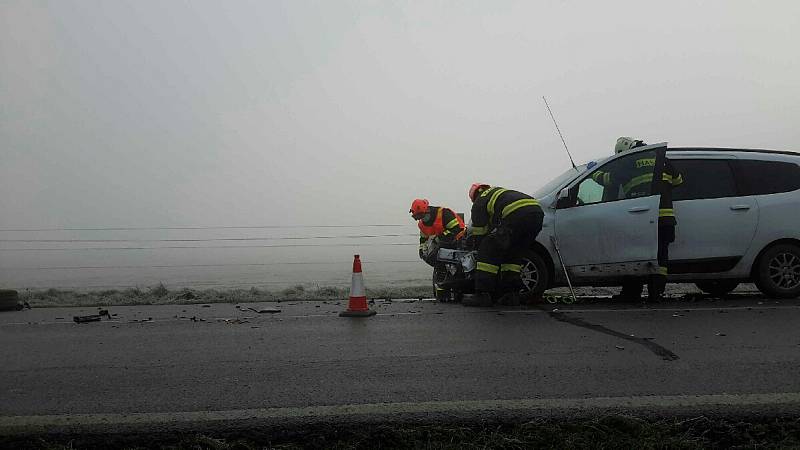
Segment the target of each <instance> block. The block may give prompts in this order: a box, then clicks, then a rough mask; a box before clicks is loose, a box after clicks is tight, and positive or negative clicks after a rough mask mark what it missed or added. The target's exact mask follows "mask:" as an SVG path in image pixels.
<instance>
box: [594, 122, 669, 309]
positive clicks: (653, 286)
mask: <svg viewBox="0 0 800 450" xmlns="http://www.w3.org/2000/svg"><path fill="white" fill-rule="evenodd" d="M644 145H647V144H645V143H644V142H643V141H641V140H637V139H631V138H629V137H620V138H619V139H617V143H616V146H615V147H614V152H615V153H616V154H620V153H623V152H626V151H628V150H631V149H634V148H637V147H642V146H644ZM654 166H655V158H640V159H637V160H634V161H633V164H632V166H631V167H630V168H629V170H627V171H625V173H619V174H613V173H610V172H603V171H599V170H598V171H596V172H595V173H593V174H592V179H593V180H594V181H595V182H597V183H598V184H601V185H603V186H606V187H618V186H621V187H622V192H623V194H624V195H625V198H636V197H641V196H645V195H650V187H651V186H653V170H654V169H653V167H654ZM656 179H657V180H659V182H658V183H656V184H655V188H656V191H655V193H657V194H659V195H660V199H659V206H658V244H657V245H658V253H657V259H658V269H657V272H656V274H654V275H652V276H651V277H650V280H649V282H648V286H647V294H648V297H649V298H650V299H651V300H657V299H660V298H661V297H662V296H663V294H664V289H665V288H666V285H667V275H668V272H669V270H668V265H669V264H668V263H669V244H670V243H672V242H674V241H675V226H676V225H677V221H676V219H675V211H674V209H673V208H672V188H674V187H675V186H679V185H680V184H681V183H683V176H682V175H681V174H678V173H676V171H675V169H674V168H673V166H672V163H671V162H670V161H669V159H667V158H665V160H664V166H663V168H662V170H661V173H660V176H658V177H657V178H656ZM607 192H608V193H610V194H611V195H612V196H616V195H617V189H606V191H605V192H604V197H605V196H606V195H605V194H606V193H607ZM604 200H609V199H607V198H604ZM611 200H614V199H611ZM643 284H644V283H643V282H642V281H640V280H637V279H629V280H625V281H623V284H622V291H621V292H620V293H619V295H616V296H615V298H622V299H638V298H640V297H641V294H642V286H643Z"/></svg>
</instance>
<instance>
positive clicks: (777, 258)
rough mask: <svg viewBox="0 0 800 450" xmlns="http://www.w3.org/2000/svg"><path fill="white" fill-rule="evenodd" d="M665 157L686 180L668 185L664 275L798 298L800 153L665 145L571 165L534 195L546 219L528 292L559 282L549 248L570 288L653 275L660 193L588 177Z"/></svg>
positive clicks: (527, 265) (527, 271) (715, 289)
mask: <svg viewBox="0 0 800 450" xmlns="http://www.w3.org/2000/svg"><path fill="white" fill-rule="evenodd" d="M665 155H666V157H668V158H669V160H670V161H671V162H672V164H673V166H674V167H675V168H676V169H677V171H678V172H680V173H681V174H682V175H683V179H684V182H683V184H682V185H680V186H678V187H676V188H674V190H673V201H674V208H675V215H676V217H677V220H678V226H677V228H676V239H675V242H674V243H672V244H671V245H670V251H669V256H670V275H669V281H670V282H681V283H695V284H696V285H697V286H698V287H699V288H700V289H701V290H703V291H705V292H708V293H711V294H715V295H723V294H725V293H727V292H730V291H731V290H733V289H734V288H736V286H737V285H738V284H739V283H742V282H754V283H756V285H757V286H758V288H759V289H760V290H761V291H762V292H763V293H765V294H767V295H770V296H774V297H781V298H788V297H797V296H799V295H800V191H798V189H800V154H798V153H792V152H783V151H770V150H747V149H728V148H667V144H666V143H661V144H654V145H649V146H646V147H639V148H636V149H634V150H631V151H629V152H625V153H622V154H619V155H614V156H611V157H608V158H605V159H602V160H598V161H593V162H590V163H588V164H584V165H582V166H579V167H577V168H576V169H570V170H568V171H566V172H565V173H563V174H562V175H561V176H559V177H557V178H555V179H554V180H553V181H551V182H550V183H547V184H546V185H545V186H544V187H542V188H541V189H539V190H538V191H537V192H535V193H534V196H535V197H536V198H538V199H539V200H540V202H541V204H542V208H543V209H544V212H545V218H544V224H543V228H542V231H541V233H540V234H539V236H538V238H537V240H536V243H535V244H534V248H532V249H531V250H530V251H529V252H528V254H527V255H526V257H525V261H524V264H523V270H522V277H523V282H524V284H525V286H526V290H527V291H528V292H530V293H533V294H541V293H542V292H544V290H546V289H548V288H550V287H557V286H564V285H566V277H565V275H564V269H563V266H562V265H561V263H560V261H559V257H558V254H557V253H556V250H555V245H558V248H559V250H560V253H561V257H562V258H563V265H564V266H566V268H567V270H568V273H569V275H570V279H571V281H572V283H573V284H575V285H584V286H615V285H620V284H621V283H622V280H623V279H625V278H627V277H647V276H648V275H650V274H652V273H654V271H655V270H656V269H657V267H658V264H657V260H656V253H657V225H656V222H657V219H658V202H659V196H658V195H657V194H656V193H655V190H654V189H651V191H650V192H651V195H645V196H639V197H636V198H627V197H626V196H625V193H624V189H623V188H622V187H621V186H620V187H613V188H612V187H604V186H602V185H600V184H598V183H596V182H595V181H594V180H593V179H592V174H593V173H594V172H595V171H597V170H602V171H606V172H608V171H611V172H613V171H614V170H615V167H625V166H626V165H627V166H629V165H630V164H631V161H630V160H628V159H629V158H636V159H641V158H642V157H643V156H645V157H646V158H656V159H657V161H658V160H663V158H664V156H665Z"/></svg>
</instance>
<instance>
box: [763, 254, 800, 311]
mask: <svg viewBox="0 0 800 450" xmlns="http://www.w3.org/2000/svg"><path fill="white" fill-rule="evenodd" d="M755 279H756V280H755V281H756V286H758V289H759V290H761V292H763V293H765V294H767V295H769V296H772V297H777V298H795V297H797V296H800V248H799V247H797V246H796V245H792V244H778V245H774V246H772V247H770V248H769V249H767V251H766V252H764V254H763V255H761V258H760V259H759V260H758V263H757V266H756V271H755Z"/></svg>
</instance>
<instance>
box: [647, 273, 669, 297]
mask: <svg viewBox="0 0 800 450" xmlns="http://www.w3.org/2000/svg"><path fill="white" fill-rule="evenodd" d="M666 284H667V283H666V281H662V280H658V279H656V280H652V281H650V282H648V283H647V301H648V302H660V301H662V300H664V291H665V290H666V287H667V286H666Z"/></svg>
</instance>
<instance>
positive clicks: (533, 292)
mask: <svg viewBox="0 0 800 450" xmlns="http://www.w3.org/2000/svg"><path fill="white" fill-rule="evenodd" d="M551 276H552V274H551V273H550V269H549V268H548V267H547V263H545V261H544V258H542V256H541V255H540V254H539V253H537V252H536V251H534V250H529V251H528V252H527V253H525V255H523V257H522V270H521V271H520V278H521V279H522V290H521V291H520V294H521V295H522V297H523V299H525V300H537V299H539V298H541V297H542V294H544V291H545V290H547V287H548V286H549V285H550V277H551Z"/></svg>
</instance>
